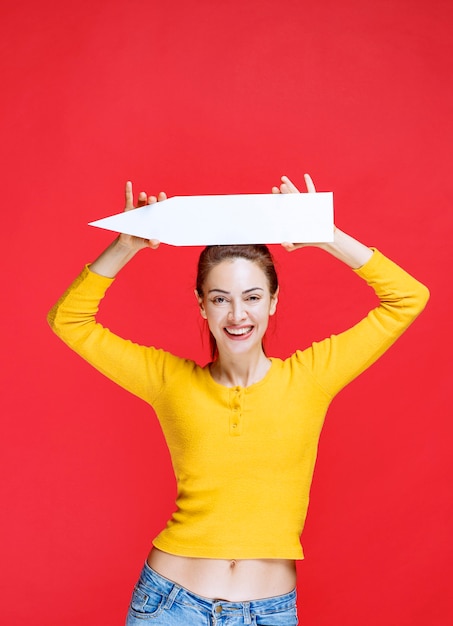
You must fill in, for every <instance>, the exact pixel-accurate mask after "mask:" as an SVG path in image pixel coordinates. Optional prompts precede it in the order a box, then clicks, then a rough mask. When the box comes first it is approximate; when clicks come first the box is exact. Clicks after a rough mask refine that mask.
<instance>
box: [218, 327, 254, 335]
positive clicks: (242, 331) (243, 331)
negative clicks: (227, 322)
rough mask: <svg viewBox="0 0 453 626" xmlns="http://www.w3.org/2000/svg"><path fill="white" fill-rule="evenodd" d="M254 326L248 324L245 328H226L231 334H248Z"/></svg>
mask: <svg viewBox="0 0 453 626" xmlns="http://www.w3.org/2000/svg"><path fill="white" fill-rule="evenodd" d="M252 328H253V327H252V326H246V327H245V328H226V329H225V330H226V331H227V333H228V334H230V335H246V334H247V333H249V332H250V331H251V330H252Z"/></svg>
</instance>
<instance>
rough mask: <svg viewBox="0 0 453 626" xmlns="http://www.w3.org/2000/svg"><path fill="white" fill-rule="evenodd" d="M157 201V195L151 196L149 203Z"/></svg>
mask: <svg viewBox="0 0 453 626" xmlns="http://www.w3.org/2000/svg"><path fill="white" fill-rule="evenodd" d="M155 202H157V198H156V196H149V198H148V204H154V203H155Z"/></svg>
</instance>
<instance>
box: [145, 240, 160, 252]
mask: <svg viewBox="0 0 453 626" xmlns="http://www.w3.org/2000/svg"><path fill="white" fill-rule="evenodd" d="M148 246H149V247H150V248H152V249H153V250H157V248H158V247H159V246H160V241H159V240H158V239H149V240H148Z"/></svg>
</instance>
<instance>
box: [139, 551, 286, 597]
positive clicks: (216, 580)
mask: <svg viewBox="0 0 453 626" xmlns="http://www.w3.org/2000/svg"><path fill="white" fill-rule="evenodd" d="M148 565H149V566H150V567H151V568H152V569H153V570H154V571H156V572H157V573H158V574H160V575H161V576H164V578H168V579H169V580H171V581H173V582H175V583H177V584H179V585H181V586H182V587H185V588H186V589H188V590H189V591H192V592H193V593H195V594H197V595H199V596H203V597H205V598H211V599H215V600H226V601H229V602H246V601H249V600H259V599H261V598H271V597H273V596H279V595H283V594H285V593H289V592H290V591H292V590H293V589H294V587H295V586H296V565H295V562H294V561H290V560H286V559H231V560H223V559H199V558H192V557H185V556H177V555H175V554H169V553H167V552H162V550H158V549H157V548H153V549H152V550H151V552H150V554H149V556H148Z"/></svg>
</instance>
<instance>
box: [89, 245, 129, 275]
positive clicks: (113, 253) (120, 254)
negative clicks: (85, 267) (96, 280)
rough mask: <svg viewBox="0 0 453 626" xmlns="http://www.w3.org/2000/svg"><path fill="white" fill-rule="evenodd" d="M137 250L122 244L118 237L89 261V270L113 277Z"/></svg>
mask: <svg viewBox="0 0 453 626" xmlns="http://www.w3.org/2000/svg"><path fill="white" fill-rule="evenodd" d="M137 252H138V249H133V248H131V247H130V246H127V245H124V244H122V243H121V239H120V238H119V237H118V238H117V239H115V240H114V241H112V243H111V244H110V245H109V246H108V248H106V249H105V250H104V252H102V253H101V254H100V255H99V256H98V258H97V259H96V260H95V261H93V263H91V265H90V270H91V271H92V272H94V273H95V274H99V275H100V276H105V277H106V278H115V276H116V275H117V274H118V272H119V271H120V270H122V269H123V267H124V266H125V265H126V264H127V263H128V262H129V261H130V260H131V259H132V258H133V257H134V256H135V255H136V254H137Z"/></svg>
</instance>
